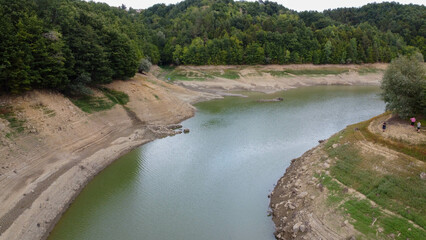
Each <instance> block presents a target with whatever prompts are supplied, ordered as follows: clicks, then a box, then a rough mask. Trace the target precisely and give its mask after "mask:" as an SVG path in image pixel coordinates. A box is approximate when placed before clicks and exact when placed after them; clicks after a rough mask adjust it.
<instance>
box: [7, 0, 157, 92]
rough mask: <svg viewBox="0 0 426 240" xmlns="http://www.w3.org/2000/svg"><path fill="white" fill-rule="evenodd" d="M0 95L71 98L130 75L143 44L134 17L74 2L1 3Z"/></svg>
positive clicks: (146, 47)
mask: <svg viewBox="0 0 426 240" xmlns="http://www.w3.org/2000/svg"><path fill="white" fill-rule="evenodd" d="M0 13H1V15H2V18H1V19H0V91H5V92H12V93H19V92H22V91H26V90H30V89H33V88H53V89H56V90H60V91H64V92H66V93H67V94H70V95H79V94H81V95H84V94H88V93H90V91H89V89H88V88H87V86H88V85H96V84H103V83H109V82H111V81H112V80H113V79H128V78H130V77H132V76H134V74H135V72H136V71H137V68H138V62H139V59H142V57H143V56H144V53H143V52H144V51H146V54H149V57H151V58H154V59H156V61H157V62H158V61H159V56H160V53H159V51H158V49H157V46H155V45H152V44H151V43H150V41H145V40H144V37H145V35H146V32H145V28H144V24H143V23H141V22H140V21H137V20H138V15H136V14H135V13H134V12H133V13H130V11H129V12H127V11H125V10H124V9H117V8H112V7H109V6H108V5H106V4H101V3H94V2H85V1H77V0H71V1H67V0H57V1H53V0H38V1H31V0H18V1H6V0H0Z"/></svg>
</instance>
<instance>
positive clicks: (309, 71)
mask: <svg viewBox="0 0 426 240" xmlns="http://www.w3.org/2000/svg"><path fill="white" fill-rule="evenodd" d="M284 72H285V73H287V74H293V75H339V74H342V73H347V72H349V69H340V68H336V69H300V70H291V69H288V70H285V71H284Z"/></svg>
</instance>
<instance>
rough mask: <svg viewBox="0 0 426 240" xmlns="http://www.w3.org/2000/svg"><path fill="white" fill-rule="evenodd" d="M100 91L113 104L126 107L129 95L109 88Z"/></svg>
mask: <svg viewBox="0 0 426 240" xmlns="http://www.w3.org/2000/svg"><path fill="white" fill-rule="evenodd" d="M101 91H102V92H103V94H104V95H105V96H106V97H107V98H108V99H109V100H111V101H112V102H113V103H116V104H120V105H126V104H127V103H128V102H129V95H127V94H126V93H124V92H120V91H116V90H112V89H109V88H101Z"/></svg>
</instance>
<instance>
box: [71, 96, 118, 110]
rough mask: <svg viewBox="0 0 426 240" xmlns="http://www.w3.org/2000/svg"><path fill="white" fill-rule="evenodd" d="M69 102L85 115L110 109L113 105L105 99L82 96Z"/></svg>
mask: <svg viewBox="0 0 426 240" xmlns="http://www.w3.org/2000/svg"><path fill="white" fill-rule="evenodd" d="M71 101H72V102H73V103H74V105H76V106H77V107H79V108H80V109H81V110H83V111H84V112H87V113H93V112H99V111H104V110H109V109H111V108H112V107H113V106H114V105H115V103H114V102H112V101H110V100H109V99H108V98H106V97H95V96H91V95H88V96H83V97H79V98H76V99H71Z"/></svg>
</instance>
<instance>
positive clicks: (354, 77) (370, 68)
mask: <svg viewBox="0 0 426 240" xmlns="http://www.w3.org/2000/svg"><path fill="white" fill-rule="evenodd" d="M386 67H387V64H370V65H311V64H299V65H264V66H179V67H178V68H176V69H175V70H174V71H173V72H172V74H169V75H164V74H161V70H160V69H156V70H155V73H156V75H158V76H159V77H162V78H167V77H169V78H171V80H173V78H175V80H174V82H175V83H176V84H178V85H181V86H184V87H186V88H189V89H195V90H198V91H204V92H211V93H216V94H222V93H225V95H226V92H227V91H258V92H265V93H272V92H276V91H281V90H287V89H291V88H296V87H302V86H313V85H379V83H380V80H381V79H382V76H383V70H384V69H386ZM181 79H185V80H181Z"/></svg>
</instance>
